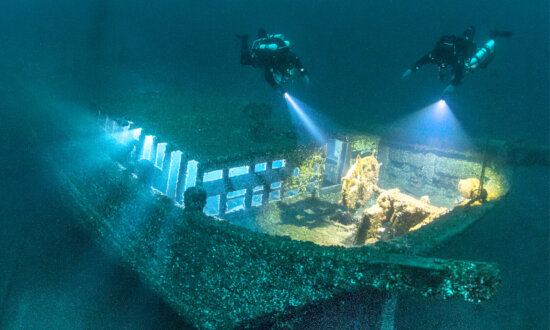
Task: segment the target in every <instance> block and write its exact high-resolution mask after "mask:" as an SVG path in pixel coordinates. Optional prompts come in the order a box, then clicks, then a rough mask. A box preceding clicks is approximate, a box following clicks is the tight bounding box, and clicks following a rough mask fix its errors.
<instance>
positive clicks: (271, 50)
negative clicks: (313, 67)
mask: <svg viewBox="0 0 550 330" xmlns="http://www.w3.org/2000/svg"><path fill="white" fill-rule="evenodd" d="M237 37H238V38H239V39H240V40H241V64H242V65H251V66H253V67H255V68H263V69H264V77H265V80H266V81H267V83H268V84H269V85H271V87H273V88H274V89H276V90H277V91H278V92H279V93H281V94H284V93H285V90H284V88H283V85H284V84H285V83H286V82H288V81H289V80H291V79H294V78H295V77H296V75H297V73H298V72H299V73H300V74H301V75H302V77H303V78H304V80H305V81H306V83H309V76H308V74H307V71H306V69H305V68H304V66H303V65H302V62H301V61H300V59H299V58H298V56H296V55H295V54H294V53H293V52H292V51H291V50H290V42H289V41H288V40H285V38H284V36H283V35H282V34H267V33H266V32H265V30H264V29H259V30H258V38H257V39H256V40H254V41H253V42H252V47H250V48H249V47H248V35H237Z"/></svg>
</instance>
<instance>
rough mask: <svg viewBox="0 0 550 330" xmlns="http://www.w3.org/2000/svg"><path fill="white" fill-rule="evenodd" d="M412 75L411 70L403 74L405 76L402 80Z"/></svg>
mask: <svg viewBox="0 0 550 330" xmlns="http://www.w3.org/2000/svg"><path fill="white" fill-rule="evenodd" d="M411 74H412V70H411V69H407V71H405V72H404V73H403V75H402V76H401V79H407V78H408V77H409V76H410V75H411Z"/></svg>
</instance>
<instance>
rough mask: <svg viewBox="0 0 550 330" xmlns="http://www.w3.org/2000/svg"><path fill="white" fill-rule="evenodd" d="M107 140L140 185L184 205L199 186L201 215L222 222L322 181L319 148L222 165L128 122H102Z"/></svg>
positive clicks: (311, 190)
mask: <svg viewBox="0 0 550 330" xmlns="http://www.w3.org/2000/svg"><path fill="white" fill-rule="evenodd" d="M100 122H101V124H102V125H103V126H104V128H105V131H106V133H107V134H108V136H110V137H112V138H113V139H114V140H115V141H116V142H118V143H119V144H120V145H121V150H120V152H119V153H118V154H117V155H116V157H115V158H116V159H115V160H117V161H118V162H120V163H121V164H122V165H124V166H125V167H127V168H128V169H129V170H130V171H131V172H133V173H135V174H136V175H137V176H138V177H139V178H140V180H141V181H143V182H145V183H147V184H150V185H151V187H152V188H154V189H155V190H157V191H159V192H160V193H162V194H165V195H166V196H168V197H170V198H172V199H174V200H175V201H176V202H177V203H178V204H180V205H181V206H184V205H185V201H184V200H183V193H184V192H185V190H186V189H188V188H190V187H194V186H196V185H202V186H203V188H204V189H205V190H206V192H207V205H206V207H205V209H204V211H205V213H206V214H208V215H212V216H217V217H221V218H223V217H224V216H225V215H226V214H229V213H233V212H238V211H243V210H248V209H250V208H252V207H257V206H261V205H266V204H267V203H270V202H275V201H279V200H288V199H293V198H297V197H303V196H307V195H312V194H316V193H318V191H319V189H320V186H321V183H322V182H323V178H324V166H325V158H326V156H325V152H324V151H323V149H322V148H311V147H298V148H297V149H296V150H294V151H292V152H287V153H282V154H280V155H266V156H263V157H262V156H251V157H250V158H249V159H243V160H242V161H240V162H239V161H233V162H231V163H226V164H216V163H215V162H209V161H205V162H202V163H201V162H198V161H197V160H195V158H194V157H192V156H190V155H189V154H188V153H186V152H184V151H182V150H185V149H184V148H179V147H177V146H174V145H172V144H170V143H167V142H166V141H163V140H162V139H160V138H158V137H156V136H154V135H152V134H150V133H149V132H145V131H144V130H143V129H142V128H140V127H137V126H136V125H134V124H133V123H131V122H123V123H119V122H118V121H117V120H116V119H112V118H109V117H105V118H102V119H100Z"/></svg>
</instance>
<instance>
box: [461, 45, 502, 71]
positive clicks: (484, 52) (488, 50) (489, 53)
mask: <svg viewBox="0 0 550 330" xmlns="http://www.w3.org/2000/svg"><path fill="white" fill-rule="evenodd" d="M494 57H495V39H491V40H489V41H487V42H486V43H485V45H483V47H481V48H480V49H478V50H477V51H476V53H475V54H474V56H472V58H471V59H470V60H469V61H468V62H467V63H466V68H467V69H468V70H475V69H477V68H478V67H479V68H482V69H485V68H486V67H487V65H489V63H490V62H491V61H492V60H493V58H494Z"/></svg>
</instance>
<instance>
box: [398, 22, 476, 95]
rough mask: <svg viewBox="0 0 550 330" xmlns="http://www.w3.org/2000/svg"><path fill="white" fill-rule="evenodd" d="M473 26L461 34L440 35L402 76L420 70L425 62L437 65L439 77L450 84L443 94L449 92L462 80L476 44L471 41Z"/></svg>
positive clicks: (405, 76) (473, 32)
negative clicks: (428, 50) (432, 47)
mask: <svg viewBox="0 0 550 330" xmlns="http://www.w3.org/2000/svg"><path fill="white" fill-rule="evenodd" d="M474 35H475V28H474V27H473V26H470V27H468V28H467V29H466V30H465V31H464V32H462V36H460V37H458V36H454V35H450V36H442V37H441V39H439V41H438V42H437V43H436V44H435V47H434V49H433V50H432V51H430V52H429V53H428V54H426V55H424V56H422V58H420V59H419V60H418V61H417V62H416V63H415V64H414V65H413V66H412V67H411V68H410V69H408V70H407V71H405V73H403V76H402V78H403V79H404V78H407V77H408V76H410V75H411V73H413V72H416V71H418V70H420V68H421V67H422V66H423V65H425V64H429V63H431V64H435V65H437V66H438V67H439V79H440V80H441V81H447V80H448V79H449V78H450V84H449V85H448V86H447V88H445V90H444V92H443V93H444V94H446V93H451V92H453V90H454V86H456V85H458V84H459V83H460V81H461V80H462V77H463V75H464V71H465V70H466V69H467V63H469V60H470V58H471V57H472V55H474V52H475V51H476V44H475V43H474V41H473V38H474Z"/></svg>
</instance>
